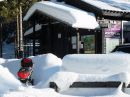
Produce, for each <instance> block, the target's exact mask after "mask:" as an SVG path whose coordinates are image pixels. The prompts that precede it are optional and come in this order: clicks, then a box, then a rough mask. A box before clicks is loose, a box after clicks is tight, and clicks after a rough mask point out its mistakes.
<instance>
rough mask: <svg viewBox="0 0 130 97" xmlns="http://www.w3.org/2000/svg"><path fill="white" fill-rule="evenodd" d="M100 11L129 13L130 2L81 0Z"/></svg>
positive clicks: (120, 0)
mask: <svg viewBox="0 0 130 97" xmlns="http://www.w3.org/2000/svg"><path fill="white" fill-rule="evenodd" d="M82 1H83V2H86V3H89V4H91V5H94V6H96V7H98V8H100V9H102V10H113V11H124V10H125V11H130V2H127V1H123V0H82Z"/></svg>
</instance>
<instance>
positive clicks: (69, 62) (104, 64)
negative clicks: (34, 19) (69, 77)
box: [62, 53, 130, 74]
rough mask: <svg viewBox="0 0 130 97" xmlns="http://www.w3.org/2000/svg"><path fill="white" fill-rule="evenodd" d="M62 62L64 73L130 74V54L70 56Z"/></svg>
mask: <svg viewBox="0 0 130 97" xmlns="http://www.w3.org/2000/svg"><path fill="white" fill-rule="evenodd" d="M62 61H63V64H62V69H63V70H64V71H70V72H77V73H83V74H118V73H121V72H128V73H130V65H129V64H130V55H129V54H117V53H116V54H70V55H66V56H65V57H64V58H63V60H62Z"/></svg>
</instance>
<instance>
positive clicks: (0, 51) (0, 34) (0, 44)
mask: <svg viewBox="0 0 130 97" xmlns="http://www.w3.org/2000/svg"><path fill="white" fill-rule="evenodd" d="M2 39H3V38H2V23H0V57H1V58H2V51H3V50H2V49H3V46H2V45H3V40H2Z"/></svg>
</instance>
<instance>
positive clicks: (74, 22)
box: [24, 1, 99, 29]
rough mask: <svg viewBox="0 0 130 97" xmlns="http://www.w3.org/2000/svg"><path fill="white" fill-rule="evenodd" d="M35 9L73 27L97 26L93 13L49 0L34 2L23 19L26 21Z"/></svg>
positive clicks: (92, 27)
mask: <svg viewBox="0 0 130 97" xmlns="http://www.w3.org/2000/svg"><path fill="white" fill-rule="evenodd" d="M37 10H38V11H40V12H43V13H44V14H46V15H48V16H51V17H53V18H55V19H57V20H60V21H63V22H64V23H67V24H69V25H71V26H72V27H73V28H85V29H95V28H98V27H99V24H98V22H97V21H96V18H95V15H94V14H93V13H89V12H85V11H82V10H80V9H77V8H74V7H72V6H69V5H65V4H57V3H54V2H49V1H41V2H37V3H35V4H34V5H33V6H32V7H31V8H30V9H29V11H28V12H27V14H26V15H25V17H24V21H27V20H28V19H29V18H30V17H31V16H32V15H33V14H34V13H35V11H37Z"/></svg>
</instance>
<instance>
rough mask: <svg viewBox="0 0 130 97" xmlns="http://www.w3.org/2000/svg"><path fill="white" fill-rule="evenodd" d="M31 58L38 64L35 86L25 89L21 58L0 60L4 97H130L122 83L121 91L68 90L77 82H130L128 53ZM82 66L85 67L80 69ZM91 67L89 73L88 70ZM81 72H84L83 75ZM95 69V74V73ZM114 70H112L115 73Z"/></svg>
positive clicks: (2, 96) (0, 84) (0, 91)
mask: <svg viewBox="0 0 130 97" xmlns="http://www.w3.org/2000/svg"><path fill="white" fill-rule="evenodd" d="M30 58H32V60H33V63H34V67H33V69H34V70H33V71H34V72H33V75H32V77H33V79H34V84H35V85H34V86H25V85H23V84H22V83H21V82H20V81H19V80H18V78H17V71H18V70H19V68H20V61H21V59H0V64H1V65H0V97H130V95H128V94H126V93H124V92H122V90H121V87H122V84H121V85H120V86H119V87H118V88H109V89H107V88H99V89H94V88H93V89H92V88H89V89H88V88H86V89H83V88H72V89H69V88H68V87H69V85H70V84H72V83H73V82H74V81H109V80H115V81H116V80H119V81H121V82H126V83H127V82H129V81H130V80H129V76H127V75H129V69H130V68H129V63H130V61H129V60H128V58H130V55H128V54H117V53H116V54H103V55H102V54H98V55H96V54H95V55H82V54H81V55H75V54H74V55H67V56H65V57H64V58H63V59H62V60H61V59H60V58H58V57H56V56H55V55H53V54H50V53H49V54H43V55H38V56H31V57H30ZM88 59H89V60H88ZM104 59H105V60H104ZM118 59H119V60H118ZM70 60H71V61H70ZM87 60H88V61H87ZM75 61H76V62H75ZM62 62H63V63H62ZM105 62H107V64H105ZM74 65H75V66H74ZM78 65H80V66H81V65H84V66H83V67H82V66H81V67H79V66H78ZM87 67H88V69H89V71H87V70H88V69H87ZM99 67H100V68H99ZM110 67H111V68H110ZM85 68H86V72H85V71H84V69H85ZM97 68H98V69H97ZM103 68H104V69H103ZM78 69H80V70H81V71H82V70H83V72H79V70H78ZM93 69H94V72H95V73H94V72H93V73H92V71H93ZM114 69H115V70H116V71H114ZM124 69H126V71H125V70H124ZM77 70H78V71H77ZM91 70H92V71H91ZM90 71H91V72H90ZM103 71H104V72H103ZM105 71H107V72H105ZM110 71H112V72H111V74H110ZM120 71H121V72H120ZM88 72H90V73H88ZM96 72H97V73H98V74H97V73H96ZM103 73H104V74H103ZM50 81H54V82H56V83H57V85H58V87H59V88H60V89H61V91H60V92H59V93H57V92H55V91H54V90H53V89H51V88H49V82H50Z"/></svg>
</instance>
